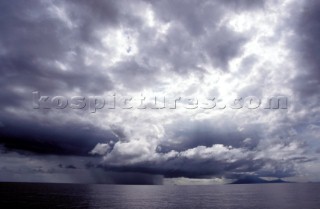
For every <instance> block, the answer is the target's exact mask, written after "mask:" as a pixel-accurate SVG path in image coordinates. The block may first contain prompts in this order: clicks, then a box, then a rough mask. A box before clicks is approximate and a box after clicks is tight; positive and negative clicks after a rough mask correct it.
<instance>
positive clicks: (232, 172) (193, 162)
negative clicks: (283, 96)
mask: <svg viewBox="0 0 320 209" xmlns="http://www.w3.org/2000/svg"><path fill="white" fill-rule="evenodd" d="M265 166H268V168H265ZM98 167H101V168H104V169H105V170H106V171H116V172H141V173H148V174H152V175H163V176H164V177H166V178H177V177H187V178H211V177H213V176H217V177H224V178H230V179H232V178H235V177H236V176H237V175H240V174H242V173H247V174H250V173H255V174H256V175H258V176H262V177H263V176H267V177H276V178H284V177H291V176H294V175H295V174H296V173H295V169H294V164H293V163H290V162H289V163H288V162H278V161H277V160H271V159H267V158H266V159H254V156H248V157H247V158H245V159H238V160H235V161H233V162H229V161H225V160H214V159H200V158H199V159H197V158H188V157H181V156H179V157H177V158H173V159H170V160H168V161H166V162H164V163H160V164H155V163H154V162H150V163H140V164H135V165H127V166H112V165H102V166H98Z"/></svg>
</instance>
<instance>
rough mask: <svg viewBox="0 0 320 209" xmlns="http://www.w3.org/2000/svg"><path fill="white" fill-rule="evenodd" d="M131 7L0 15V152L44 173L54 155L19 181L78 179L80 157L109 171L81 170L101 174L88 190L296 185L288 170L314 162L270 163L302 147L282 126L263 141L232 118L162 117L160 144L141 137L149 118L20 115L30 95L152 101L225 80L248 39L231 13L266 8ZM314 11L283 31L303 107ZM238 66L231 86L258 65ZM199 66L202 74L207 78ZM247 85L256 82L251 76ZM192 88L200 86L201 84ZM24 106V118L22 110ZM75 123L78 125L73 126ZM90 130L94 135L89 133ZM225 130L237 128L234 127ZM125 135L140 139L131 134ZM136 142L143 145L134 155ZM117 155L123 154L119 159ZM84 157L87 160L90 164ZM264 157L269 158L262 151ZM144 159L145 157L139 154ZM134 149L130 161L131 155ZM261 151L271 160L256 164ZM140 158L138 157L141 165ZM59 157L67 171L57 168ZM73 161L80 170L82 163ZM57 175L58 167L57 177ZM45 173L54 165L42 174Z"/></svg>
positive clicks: (314, 78)
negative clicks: (167, 184) (218, 179)
mask: <svg viewBox="0 0 320 209" xmlns="http://www.w3.org/2000/svg"><path fill="white" fill-rule="evenodd" d="M132 2H133V3H132ZM132 2H131V1H116V0H111V1H85V0H81V1H76V0H74V1H47V2H45V1H29V2H26V1H3V2H1V3H0V8H1V10H2V12H1V14H0V31H1V33H0V73H1V78H0V84H1V90H0V98H1V101H0V108H1V109H3V112H2V113H0V146H1V149H0V150H1V152H2V153H1V154H4V155H6V159H9V158H11V157H12V156H11V155H13V154H12V153H15V154H16V155H15V156H14V157H15V158H16V159H20V158H21V159H22V158H23V157H21V156H22V155H23V156H28V157H30V156H31V157H33V158H34V159H36V160H44V161H46V160H47V161H48V162H49V158H50V156H52V155H53V156H54V158H56V157H57V159H54V160H52V162H50V163H49V164H50V165H49V166H48V168H43V165H42V164H45V163H43V162H42V164H41V167H40V166H39V167H36V168H34V169H31V168H30V169H31V171H30V173H32V174H34V173H37V172H38V173H45V172H47V173H55V172H56V171H57V169H58V170H59V169H60V170H61V172H62V173H64V172H65V173H68V172H79V170H81V169H82V167H81V166H83V163H85V161H87V160H88V159H89V158H90V159H97V158H96V157H95V158H93V157H88V156H89V153H92V154H96V155H102V156H104V160H105V159H107V160H109V161H103V162H100V163H99V162H94V163H92V164H90V163H89V164H87V166H86V168H85V169H86V170H87V171H86V172H89V173H90V172H91V171H92V175H93V176H94V175H95V174H94V173H95V172H96V170H104V172H103V173H101V172H100V171H99V172H98V171H97V174H96V176H95V178H96V179H97V180H96V181H93V182H95V183H99V182H101V183H106V182H108V183H119V184H122V183H125V184H157V183H159V182H161V180H162V179H161V177H159V176H158V175H160V176H164V177H190V178H206V177H212V176H223V177H227V178H229V177H230V178H231V177H234V176H235V175H239V174H241V173H254V174H256V175H259V176H269V177H270V176H272V177H287V176H293V175H295V172H296V168H295V165H296V164H299V163H304V162H310V161H312V160H314V158H312V157H309V156H307V157H305V158H304V157H301V155H292V154H291V153H289V154H288V156H285V155H284V156H282V155H281V154H279V156H278V155H276V154H278V153H280V152H281V151H282V150H286V148H288V147H289V148H292V149H291V150H290V149H289V148H288V149H289V151H293V152H294V151H295V149H297V150H299V149H301V150H303V149H304V148H305V147H303V146H304V145H303V144H298V145H296V146H293V145H294V144H293V145H292V142H293V140H292V139H291V138H290V137H291V136H290V135H289V134H288V133H285V131H283V130H285V129H289V128H290V127H291V123H292V122H293V121H289V119H286V120H284V121H281V122H282V123H284V125H283V124H280V125H279V124H277V125H276V126H277V127H278V128H274V130H273V131H269V130H266V129H272V128H270V127H265V126H268V125H269V124H268V123H267V122H264V124H263V123H262V124H260V123H259V122H253V121H249V122H244V121H245V120H243V121H242V120H241V121H240V119H241V117H239V118H240V119H239V118H237V117H236V116H235V117H234V118H233V117H228V116H226V117H224V118H221V119H220V120H216V119H215V118H214V117H213V118H210V119H209V117H207V118H206V119H203V120H191V119H190V118H187V117H184V116H182V115H183V114H181V115H178V114H177V115H178V116H177V117H181V119H179V118H174V117H176V116H175V115H174V114H173V115H170V114H169V115H168V116H169V117H172V118H173V119H172V118H169V119H171V120H172V121H173V122H172V123H170V124H169V125H164V127H162V126H160V127H159V126H158V127H156V128H155V129H156V131H154V132H159V133H151V132H152V130H155V129H152V127H151V126H153V125H154V126H157V125H158V124H159V121H160V119H159V118H157V117H158V116H156V114H155V116H154V118H153V114H150V115H147V116H146V115H145V114H144V113H143V114H141V115H138V114H135V113H131V114H133V115H134V118H136V119H135V120H134V122H132V121H131V123H130V120H131V116H132V115H131V114H130V113H128V115H126V114H124V113H117V112H115V113H114V112H112V113H111V114H110V115H111V116H110V117H108V116H109V115H108V116H105V115H102V116H101V115H100V116H98V115H95V116H96V117H88V118H85V117H86V115H85V114H83V112H77V113H74V114H73V112H72V114H71V113H70V112H68V111H65V112H63V113H68V116H66V115H64V118H62V120H61V121H59V120H57V118H58V117H53V116H55V112H54V111H33V112H32V111H30V108H28V107H30V106H31V105H32V104H31V103H32V92H33V91H39V92H40V93H41V95H49V96H53V95H64V94H73V93H74V92H76V93H77V94H81V95H83V96H86V95H93V94H94V95H103V94H104V93H109V92H111V91H114V90H115V89H122V88H123V89H124V90H123V91H125V90H126V91H127V92H128V93H132V92H137V91H141V90H145V89H146V90H152V91H153V90H157V89H161V87H163V86H162V85H166V84H167V83H170V79H171V77H174V76H177V77H179V78H181V77H183V78H187V77H188V76H189V75H191V74H193V75H196V76H199V77H201V76H202V77H204V76H206V75H208V74H209V73H208V71H209V70H217V71H224V73H225V74H228V73H231V72H229V64H230V62H231V61H232V60H234V59H235V58H237V57H239V56H241V55H242V52H243V49H244V46H245V44H246V43H248V41H250V39H251V38H253V36H254V35H253V34H251V31H250V32H244V33H239V32H236V31H235V30H234V29H233V28H232V27H231V26H230V25H228V24H227V22H226V19H228V18H229V16H232V15H233V14H235V13H250V12H257V11H258V12H259V11H261V10H263V9H264V8H265V2H266V1H262V0H216V1H205V0H200V1H198V0H188V1H182V0H179V1H170V0H159V1H151V0H145V1H141V2H140V1H132ZM140 3H141V5H142V6H141V5H140ZM140 6H141V7H148V6H149V7H150V9H151V10H152V12H153V13H154V14H153V15H154V19H153V21H154V22H155V23H154V24H155V26H148V24H147V23H146V22H147V21H146V17H144V16H143V15H144V14H145V12H146V10H143V8H140ZM319 8H320V4H319V3H317V2H316V1H309V2H307V3H306V5H305V8H304V11H303V12H302V13H299V15H298V17H297V18H296V19H295V20H294V21H292V22H290V27H291V26H292V25H294V27H295V32H296V36H295V38H294V42H295V43H296V44H295V47H294V49H293V50H294V51H295V53H294V54H295V55H296V56H297V57H298V59H297V60H298V61H299V63H300V65H301V68H303V70H304V71H303V70H301V73H300V74H299V73H298V76H297V77H296V78H295V80H294V86H295V88H296V89H297V90H298V91H300V92H301V93H302V94H308V95H314V94H315V93H317V90H318V88H319V86H320V83H319V81H320V80H319V78H320V77H319V75H320V74H319V70H318V68H320V61H319V60H320V59H319V55H318V54H319V53H317V52H318V50H319V46H320V42H319V41H318V38H317V37H319V35H320V32H319V31H320V29H319V23H318V22H319V15H318V13H320V11H318V10H319ZM140 10H141V11H140ZM257 24H259V23H257ZM114 31H116V33H113V32H114ZM118 32H119V33H121V34H120V36H121V35H122V36H124V39H126V40H127V41H128V40H129V41H130V40H133V41H132V43H130V44H129V45H128V46H127V45H126V44H127V43H122V42H125V41H123V40H120V41H118V40H116V38H117V37H116V38H115V37H113V36H116V35H114V34H117V33H118ZM122 33H123V34H122ZM106 36H111V38H110V39H111V41H110V43H107V44H106V43H105V42H104V41H103V39H104V38H105V37H106ZM121 38H123V37H120V39H121ZM117 41H118V42H120V43H118V42H117ZM270 43H271V42H270ZM271 44H272V43H271ZM123 45H125V46H123ZM114 48H116V50H115V49H114ZM134 48H136V52H134V51H135V50H133V49H134ZM123 49H125V50H124V51H126V52H127V53H124V55H121V56H120V58H118V57H117V59H112V58H113V56H114V54H117V53H116V52H117V50H120V51H121V50H123ZM131 52H132V53H133V55H132V54H131ZM134 53H136V54H134ZM248 56H249V57H248V58H247V59H246V60H243V61H242V64H241V66H240V67H241V68H248V69H247V70H246V71H245V72H244V71H242V70H243V69H241V70H240V71H241V72H240V71H239V73H238V76H239V78H240V77H241V78H242V77H246V76H247V75H246V74H249V73H248V72H250V70H252V68H253V66H254V64H255V62H257V60H259V57H258V56H257V57H255V56H254V55H248ZM114 60H116V61H114ZM205 65H208V66H209V68H208V69H206V67H204V66H205ZM106 66H108V67H106ZM262 77H263V76H262ZM251 79H252V80H255V79H256V78H255V77H254V76H253V77H252V78H251ZM168 80H169V81H168ZM162 82H163V83H162ZM165 82H167V83H165ZM230 82H232V81H230ZM270 82H271V81H270ZM171 83H174V81H171ZM257 83H259V82H257ZM168 85H169V84H168ZM187 85H188V84H187V82H186V87H188V86H187ZM197 85H199V86H201V84H200V83H197ZM205 85H206V84H205ZM254 87H255V85H254V84H253V85H252V86H250V85H249V84H248V85H247V87H242V89H240V90H239V91H240V94H243V95H248V94H254V95H259V96H260V95H261V93H262V91H261V89H260V88H254ZM173 88H177V89H174V90H180V89H179V88H180V87H178V86H174V85H173ZM210 88H211V87H210ZM275 88H276V87H275ZM199 89H200V87H199ZM170 90H171V89H170ZM28 102H30V106H27V103H28ZM26 113H28V114H26ZM60 113H61V112H60ZM112 114H114V115H116V116H117V117H116V116H114V115H112ZM117 114H118V115H117ZM72 117H74V118H72ZM99 117H101V118H99ZM140 117H141V118H140ZM148 117H149V118H148ZM66 118H67V119H66ZM79 118H81V119H83V120H82V121H79ZM132 118H133V117H132ZM95 119H97V123H93V122H95V121H94V120H95ZM236 119H239V121H240V122H241V123H240V124H237V122H236V121H237V120H236ZM91 120H92V121H91ZM153 120H154V121H153ZM157 120H159V121H157ZM257 120H259V116H258V117H257ZM260 120H262V119H260ZM270 120H272V117H271V116H270ZM66 121H73V122H66ZM143 121H148V124H147V126H145V127H138V126H135V125H136V124H138V125H139V124H140V122H141V124H140V125H141V126H143V125H145V124H146V123H143ZM161 122H162V121H160V123H161ZM165 122H167V121H163V124H165ZM113 123H115V124H116V125H115V124H113ZM288 123H289V124H288ZM95 124H96V125H95ZM163 124H162V125H163ZM166 124H168V123H166ZM99 125H100V126H101V125H104V127H110V128H102V127H100V126H99ZM131 126H133V127H134V128H137V129H139V130H134V128H132V129H131ZM292 126H293V127H294V128H296V127H295V125H292ZM272 127H273V126H272ZM300 127H301V126H300ZM149 128H150V131H149ZM157 128H158V129H157ZM162 128H163V130H162ZM297 130H298V128H297ZM148 131H149V132H148ZM268 131H269V132H268ZM136 132H137V133H138V134H136ZM140 133H142V134H141V135H140ZM143 134H145V135H143ZM132 135H133V136H134V137H133V136H132ZM278 136H280V138H281V137H282V136H283V137H284V138H285V139H284V140H283V142H284V143H283V144H281V146H279V143H278V142H277V141H276V140H274V139H275V138H277V137H278ZM139 137H141V139H140V138H139ZM143 137H146V138H148V139H150V142H149V141H148V142H145V143H142V141H143ZM157 137H159V138H157ZM301 137H303V135H301ZM137 138H139V139H137ZM281 139H282V138H281ZM130 142H133V143H131V144H130ZM135 142H140V143H141V144H139V143H138V144H134V143H135ZM149 143H150V144H149ZM96 145H98V146H97V147H96ZM122 145H125V146H124V147H125V148H126V149H124V148H122V149H121V146H122ZM126 145H127V146H126ZM132 145H136V146H133V147H131V146H132ZM290 146H291V147H290ZM95 147H96V148H97V149H96V151H95V152H92V150H93V149H94V148H95ZM274 147H276V148H277V149H275V150H274V149H272V148H274ZM151 148H152V149H154V148H155V149H154V150H152V151H150V149H151ZM133 149H136V150H138V151H140V150H141V153H142V154H141V153H140V152H139V153H137V152H138V151H137V152H135V151H136V150H133ZM265 150H271V151H270V152H266V153H265ZM289 151H288V152H289ZM144 152H145V153H147V154H146V155H143V154H144ZM302 154H305V153H304V152H302ZM20 155H21V156H20ZM140 155H141V156H140ZM291 155H292V156H291ZM68 157H75V158H77V159H76V160H73V159H71V160H69V161H67V162H63V159H67V158H68ZM83 157H84V158H88V159H86V160H84V161H82V158H83ZM285 157H287V158H286V159H284V158H285ZM80 158H81V159H80ZM136 158H137V159H138V160H136ZM131 160H132V163H131ZM135 160H136V161H135ZM139 160H140V161H139ZM16 162H17V165H15V166H17V167H19V165H20V164H23V162H26V163H25V164H26V166H27V165H28V163H30V159H26V161H22V163H21V162H20V161H19V160H17V161H16ZM128 162H130V163H128ZM59 164H60V165H61V166H57V165H59ZM9 165H10V160H8V161H7V162H6V166H9ZM52 165H55V167H54V169H53V170H52V169H51V167H50V166H52ZM6 169H7V168H3V170H6ZM15 169H18V168H15ZM27 170H28V169H27ZM0 171H1V170H0ZM6 172H7V171H6ZM28 172H29V170H28ZM119 172H120V173H119ZM77 175H80V174H77ZM90 175H91V173H90ZM78 177H79V179H82V180H83V178H84V177H80V176H78ZM86 178H87V177H86ZM90 181H91V180H90Z"/></svg>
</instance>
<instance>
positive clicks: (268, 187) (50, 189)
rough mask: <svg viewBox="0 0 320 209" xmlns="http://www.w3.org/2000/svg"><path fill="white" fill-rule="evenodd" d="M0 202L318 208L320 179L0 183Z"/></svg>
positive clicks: (126, 206) (19, 204)
mask: <svg viewBox="0 0 320 209" xmlns="http://www.w3.org/2000/svg"><path fill="white" fill-rule="evenodd" d="M0 208H1V209H5V208H19V209H20V208H41V209H49V208H123V209H135V208H137V209H143V208H151V209H157V208H159V209H160V208H181V209H188V208H211V209H215V208H217V209H218V208H219V209H224V208H227V209H247V208H250V209H251V208H252V209H273V208H274V209H320V183H283V184H240V185H231V184H230V185H201V186H178V185H106V184H51V183H50V184H47V183H0Z"/></svg>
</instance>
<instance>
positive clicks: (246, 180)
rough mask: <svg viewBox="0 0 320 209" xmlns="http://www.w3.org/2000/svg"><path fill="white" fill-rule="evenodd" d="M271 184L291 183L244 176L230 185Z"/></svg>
mask: <svg viewBox="0 0 320 209" xmlns="http://www.w3.org/2000/svg"><path fill="white" fill-rule="evenodd" d="M271 183H293V182H289V181H283V180H282V179H276V180H271V181H268V180H265V179H262V178H259V177H257V176H246V177H243V178H240V179H238V180H236V181H234V182H232V183H231V184H271Z"/></svg>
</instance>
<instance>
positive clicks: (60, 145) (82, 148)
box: [0, 118, 118, 156]
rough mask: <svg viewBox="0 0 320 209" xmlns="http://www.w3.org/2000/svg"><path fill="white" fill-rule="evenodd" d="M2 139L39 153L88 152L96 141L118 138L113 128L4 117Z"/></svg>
mask: <svg viewBox="0 0 320 209" xmlns="http://www.w3.org/2000/svg"><path fill="white" fill-rule="evenodd" d="M0 136H1V137H0V143H1V144H2V145H4V147H5V148H6V149H7V150H16V151H21V152H23V151H28V152H33V153H37V154H54V155H82V156H86V155H89V152H90V151H91V150H92V149H93V148H94V146H95V145H96V144H97V143H108V142H110V141H112V140H113V141H117V140H118V138H117V137H116V136H115V135H114V134H112V132H111V131H110V130H104V129H99V128H98V127H95V126H92V125H90V124H85V123H77V122H74V123H59V122H58V121H57V122H54V123H49V122H45V123H43V122H42V121H34V120H33V121H30V120H23V119H20V120H19V121H18V120H17V119H15V118H12V119H7V120H4V121H3V127H1V128H0Z"/></svg>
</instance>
